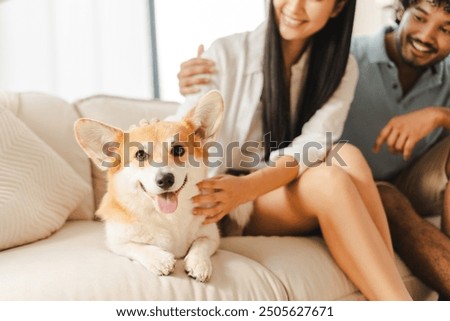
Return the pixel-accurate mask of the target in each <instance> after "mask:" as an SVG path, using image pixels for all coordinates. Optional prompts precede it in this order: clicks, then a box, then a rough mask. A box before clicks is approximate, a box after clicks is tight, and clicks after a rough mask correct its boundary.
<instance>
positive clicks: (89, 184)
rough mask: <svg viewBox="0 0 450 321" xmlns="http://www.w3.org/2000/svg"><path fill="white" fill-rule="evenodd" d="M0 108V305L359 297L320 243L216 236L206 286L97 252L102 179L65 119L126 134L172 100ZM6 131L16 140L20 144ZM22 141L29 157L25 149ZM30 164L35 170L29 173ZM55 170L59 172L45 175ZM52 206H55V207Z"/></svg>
mask: <svg viewBox="0 0 450 321" xmlns="http://www.w3.org/2000/svg"><path fill="white" fill-rule="evenodd" d="M0 108H1V109H0V118H1V117H2V116H5V115H6V116H7V117H6V118H5V120H4V121H5V122H4V125H3V132H1V130H0V144H3V145H5V144H6V145H7V144H8V139H9V142H10V143H11V142H13V144H10V145H8V146H6V147H7V148H6V147H5V146H3V147H4V148H3V152H2V153H3V155H2V158H3V157H4V156H5V155H10V154H11V155H12V154H14V153H16V154H17V155H16V156H17V157H16V158H14V159H13V160H11V159H9V160H8V157H7V158H6V161H4V163H5V162H6V163H5V164H6V165H5V164H3V163H2V162H1V161H0V166H3V167H5V168H7V169H8V168H9V169H8V170H7V171H6V172H8V171H9V174H8V175H9V176H5V175H6V174H0V178H2V177H3V178H2V179H4V181H0V246H1V247H0V248H1V249H2V250H0V300H363V299H364V298H363V296H362V295H361V293H360V292H359V291H358V290H357V289H356V288H355V287H354V285H353V284H352V283H351V282H350V281H349V280H348V278H347V277H346V276H345V275H344V274H343V272H342V271H341V270H340V269H339V268H338V266H337V265H336V263H335V262H334V261H333V259H332V258H331V256H330V254H329V252H328V250H327V247H326V246H325V244H324V242H323V240H322V239H321V238H320V237H229V238H223V239H222V242H221V245H220V249H219V250H218V252H217V253H216V254H215V255H214V256H213V269H214V270H213V275H212V278H211V280H210V281H209V282H208V283H199V282H197V281H195V280H193V279H191V278H189V277H188V276H187V275H186V274H185V272H184V271H183V265H182V262H178V263H177V265H176V269H175V272H174V273H173V274H171V275H170V276H163V277H161V276H155V275H153V274H152V273H150V272H148V271H147V270H146V269H145V268H143V267H142V266H141V265H140V264H138V263H136V262H132V261H130V260H129V259H127V258H124V257H120V256H117V255H115V254H113V253H111V252H110V251H108V250H107V248H106V247H105V242H104V231H103V224H102V223H101V222H98V221H96V220H94V212H95V207H96V204H98V201H99V199H100V198H101V195H102V193H103V191H104V183H105V178H104V175H103V174H102V173H101V172H99V171H97V170H94V169H93V167H92V166H91V163H90V161H89V160H88V158H87V157H86V156H85V155H84V153H83V152H82V150H81V149H80V148H79V147H78V145H77V144H76V142H75V139H74V135H73V123H74V121H75V120H76V119H77V118H79V117H81V116H83V117H90V118H94V119H97V120H101V121H104V122H107V123H110V124H112V125H115V126H118V127H121V128H124V129H127V128H128V127H129V125H130V124H133V123H137V122H138V121H139V120H140V119H142V118H153V117H159V118H163V117H164V116H166V115H168V114H170V113H173V112H174V111H175V110H176V108H177V105H176V104H174V103H169V102H162V101H157V100H152V101H142V100H133V99H126V98H119V97H109V96H96V97H90V98H87V99H83V100H80V101H77V102H75V103H72V104H70V103H67V102H65V101H63V100H61V99H59V98H57V97H53V96H50V95H46V94H41V93H5V92H3V93H0ZM14 118H16V119H15V120H14ZM16 121H17V122H20V123H17V124H16ZM13 124H15V126H16V125H17V126H16V127H14V126H13ZM5 126H11V128H6V127H5ZM18 128H19V129H20V130H19V129H18ZM16 131H17V132H20V131H24V132H26V135H25V134H24V136H23V137H24V138H20V137H22V136H21V135H19V134H17V133H16ZM27 135H28V136H27ZM30 135H34V136H36V137H35V138H36V139H38V140H36V141H35V140H34V139H35V138H32V139H31V138H29V137H31V136H30ZM8 136H9V138H8ZM34 136H33V137H34ZM5 137H6V138H5ZM5 141H6V142H5ZM30 141H33V145H32V146H38V148H36V152H34V151H33V150H34V149H33V148H30V147H27V146H25V145H26V144H27V142H30ZM18 142H20V144H19V143H18ZM16 145H18V147H17V150H16V149H14V148H13V147H14V146H16ZM11 146H13V147H11ZM21 148H22V149H21ZM23 148H24V149H23ZM10 150H13V151H12V152H10ZM39 152H42V153H43V154H44V155H43V156H42V157H41V158H36V159H34V158H33V155H32V153H39ZM49 155H50V156H49ZM45 157H49V158H45ZM52 160H58V161H57V162H56V163H54V164H53V163H52ZM8 162H9V165H8ZM39 162H41V163H42V164H43V165H42V166H44V169H42V170H40V169H39V168H35V167H33V166H36V164H38V163H39ZM17 164H19V165H20V167H18V168H19V170H17V173H16V172H14V171H16V170H14V168H15V167H14V166H16V165H17ZM49 164H50V165H51V166H50V165H49ZM47 165H48V166H47ZM8 166H12V167H8ZM27 166H31V169H29V168H28V167H27ZM45 166H47V167H48V168H47V167H45ZM59 166H60V167H61V168H62V170H61V171H60V172H57V171H56V172H51V173H50V172H49V173H50V174H47V170H48V171H51V170H54V169H56V168H59ZM22 167H23V170H22ZM11 168H12V169H11ZM16 174H17V175H18V176H17V179H14V177H15V175H16ZM66 174H67V175H68V176H67V175H66ZM69 174H70V175H72V176H70V175H69ZM2 175H3V176H2ZM20 175H24V176H23V177H22V178H21V176H20ZM39 175H41V176H39ZM66 176H67V177H66ZM4 177H6V178H4ZM8 177H9V178H8ZM11 177H13V179H11ZM61 177H62V178H61ZM33 180H36V181H37V183H36V182H35V183H33ZM53 180H55V181H57V182H56V183H58V184H59V185H58V188H57V189H56V191H55V190H51V188H52V186H53V185H55V184H56V183H54V182H53ZM16 181H17V182H16ZM33 184H35V185H33ZM11 186H12V187H11ZM33 186H35V187H33ZM27 187H29V188H28V189H27ZM32 187H33V188H32ZM47 189H49V192H46V190H47ZM5 191H6V192H5ZM7 191H10V192H7ZM11 191H12V192H11ZM36 191H40V192H42V193H44V194H43V195H44V196H45V195H50V196H51V197H48V199H46V200H45V202H40V199H42V198H45V197H43V196H41V197H40V198H36V199H34V198H33V197H34V196H33V195H34V192H36ZM27 193H28V194H27ZM30 195H31V196H33V197H31V196H30ZM53 195H57V197H56V196H53ZM59 200H64V201H63V204H59V205H58V206H60V207H56V210H55V209H54V208H53V207H54V204H53V203H54V202H57V201H59ZM41 203H43V204H41ZM5 204H6V205H5ZM8 204H9V205H8ZM11 204H13V205H14V206H15V207H14V206H13V205H11ZM48 208H50V210H49V209H48ZM397 265H398V268H399V270H400V272H401V275H402V277H403V280H404V282H405V284H406V286H407V288H408V290H409V291H410V292H411V294H412V296H413V297H414V299H415V300H434V299H436V298H437V295H436V293H435V292H433V291H431V290H430V289H429V288H427V287H426V286H425V285H424V284H423V283H422V282H420V281H419V280H418V279H417V278H416V277H415V276H414V275H412V274H411V273H410V271H409V270H408V269H407V268H406V267H405V265H404V264H403V263H402V262H401V260H399V259H398V258H397Z"/></svg>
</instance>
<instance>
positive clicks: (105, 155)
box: [74, 118, 123, 170]
mask: <svg viewBox="0 0 450 321" xmlns="http://www.w3.org/2000/svg"><path fill="white" fill-rule="evenodd" d="M74 130H75V137H76V139H77V142H78V144H79V145H80V146H81V148H82V149H83V150H84V152H85V153H86V154H87V155H88V156H89V158H91V159H92V161H93V162H94V163H95V165H97V166H98V167H99V168H100V169H102V170H106V169H108V168H111V167H115V166H117V165H118V164H119V163H120V154H119V153H118V151H119V146H120V142H121V141H122V138H123V131H122V130H120V129H118V128H115V127H112V126H109V125H107V124H104V123H102V122H99V121H96V120H92V119H88V118H81V119H78V120H77V121H76V122H75V124H74Z"/></svg>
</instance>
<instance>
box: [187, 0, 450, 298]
mask: <svg viewBox="0 0 450 321" xmlns="http://www.w3.org/2000/svg"><path fill="white" fill-rule="evenodd" d="M355 3H356V1H354V0H327V1H317V2H315V1H314V2H313V1H297V0H273V1H271V3H270V10H269V18H268V20H267V21H266V22H265V23H264V24H263V25H262V26H260V27H259V28H257V29H256V30H255V31H252V32H247V33H243V34H237V35H233V36H229V37H225V38H223V39H219V40H217V41H216V42H214V44H213V45H212V46H211V48H210V49H209V50H208V51H207V52H205V54H204V57H200V54H201V51H202V50H199V51H200V52H199V57H197V58H193V59H191V60H189V61H187V62H185V63H184V64H182V66H181V71H180V73H179V79H180V91H181V93H182V94H184V95H186V97H187V100H186V102H185V103H184V105H183V106H182V108H181V109H180V112H179V113H178V115H181V114H183V113H185V112H186V110H187V109H188V108H190V107H192V106H193V105H194V104H195V102H196V101H197V100H198V98H199V97H200V96H201V95H202V94H203V93H204V92H206V91H208V90H210V89H219V90H220V91H221V92H222V94H223V95H224V101H225V106H226V114H225V116H224V126H223V128H222V129H221V134H220V137H219V141H220V142H221V143H222V144H225V145H226V144H229V143H230V142H235V141H238V142H239V144H240V145H239V146H243V145H242V144H244V143H245V142H246V141H257V142H262V143H261V144H259V145H258V146H259V148H257V149H256V150H257V152H258V153H259V155H260V159H261V160H264V161H262V162H261V163H265V161H266V162H267V161H269V160H270V161H273V163H274V164H275V166H268V167H263V166H262V168H260V169H258V170H254V171H252V170H251V171H250V174H249V175H247V176H245V177H235V176H230V175H220V176H216V177H213V178H212V179H208V180H206V181H204V182H203V183H202V184H201V185H200V188H201V189H205V191H213V192H208V193H205V194H204V195H202V196H197V197H196V198H194V202H195V203H196V204H197V206H198V207H197V209H196V210H197V213H198V214H199V215H205V216H206V217H207V222H217V221H219V220H220V219H221V218H222V217H223V216H224V215H225V213H228V212H229V211H230V210H231V209H233V208H234V207H236V206H237V205H239V204H242V203H245V202H247V201H254V205H255V206H254V208H255V212H254V214H253V216H252V219H251V221H250V223H249V225H248V226H247V227H246V230H245V231H244V232H245V234H249V235H252V234H253V235H254V234H264V235H304V234H308V233H311V232H315V231H316V230H317V229H318V228H320V230H321V232H322V234H323V237H324V239H325V241H326V243H327V245H328V247H329V249H330V252H331V254H332V255H333V257H334V259H335V260H336V262H337V264H338V265H339V266H340V267H341V269H342V270H343V271H344V272H345V273H346V274H347V276H348V277H349V278H350V279H351V280H352V281H353V282H354V284H355V285H356V286H357V287H358V288H359V289H360V290H361V292H362V293H363V294H364V295H365V296H366V297H367V298H368V299H381V300H384V299H395V300H400V299H402V300H408V299H410V296H409V294H408V292H407V291H406V289H405V287H404V285H403V284H402V280H401V278H400V277H399V275H398V272H397V270H396V267H395V265H394V260H393V249H392V245H391V234H390V233H392V240H393V244H394V247H395V250H396V251H397V252H398V253H399V255H400V256H401V257H402V258H403V259H404V260H405V262H406V263H407V265H408V266H409V268H410V269H411V270H412V271H413V273H415V274H416V275H417V276H419V277H420V278H421V279H422V280H423V281H425V282H426V283H427V284H428V285H429V286H431V287H432V288H434V289H435V290H437V291H438V292H439V294H440V296H441V298H442V299H450V239H449V237H450V213H449V212H450V206H449V204H450V191H449V190H447V183H448V174H449V170H450V166H449V164H448V163H449V162H448V154H449V147H450V140H449V139H442V137H443V136H444V129H448V128H450V113H449V110H448V109H447V108H448V107H449V106H450V79H449V78H450V59H449V57H448V56H449V54H450V1H448V0H441V1H439V0H434V1H429V0H416V1H414V0H411V1H408V0H404V1H402V5H403V6H402V8H401V10H399V12H398V14H399V15H398V19H399V25H398V26H396V27H390V28H385V29H383V30H382V31H381V32H380V33H378V34H377V35H374V36H373V37H361V38H354V39H353V41H352V44H351V55H350V56H349V50H350V41H351V30H352V25H353V15H354V10H355ZM355 58H356V61H355ZM358 68H359V79H358ZM202 74H203V76H202ZM204 74H209V75H208V76H205V75H204ZM329 132H331V133H332V134H333V139H334V141H336V139H338V138H339V137H341V139H343V140H348V141H349V142H350V143H351V144H352V145H355V146H356V147H358V149H356V148H355V147H353V146H352V145H349V144H343V145H342V144H339V145H335V146H333V147H332V146H331V144H327V139H326V137H327V133H329ZM264 133H270V135H264ZM285 142H290V143H288V144H286V143H285ZM311 142H315V143H318V144H316V145H317V146H320V147H319V148H308V149H306V148H305V146H307V144H308V143H311ZM274 144H275V146H277V148H275V149H272V146H274ZM331 148H332V150H331V151H330V149H331ZM359 150H360V151H361V152H362V153H360V152H359ZM303 151H306V153H304V152H303ZM327 153H328V154H327ZM242 154H244V153H242ZM331 155H333V156H334V159H332V158H333V157H331V158H330V156H331ZM244 157H245V156H244V155H233V160H232V164H233V165H234V166H233V167H236V169H241V168H239V162H240V161H242V159H243V158H244ZM294 160H295V161H294ZM366 160H367V162H368V164H367V163H366ZM288 163H289V164H292V163H294V164H295V166H286V164H288ZM368 165H369V166H368ZM372 173H373V176H372ZM373 177H374V178H375V180H383V181H389V182H390V183H380V184H378V190H377V187H376V185H375V183H374V180H373ZM380 194H381V198H380ZM211 202H213V203H215V206H214V207H212V208H211V207H208V208H203V207H202V206H201V205H202V203H211ZM383 205H384V208H383ZM386 214H387V219H386ZM436 214H440V215H441V217H442V223H441V225H442V227H441V230H442V231H440V230H439V229H437V228H435V227H434V226H431V225H430V224H428V223H427V222H425V221H424V220H423V219H422V218H421V217H420V216H426V215H436ZM419 215H420V216H419ZM388 221H389V226H388Z"/></svg>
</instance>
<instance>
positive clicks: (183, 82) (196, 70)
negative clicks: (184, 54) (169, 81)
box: [177, 45, 216, 96]
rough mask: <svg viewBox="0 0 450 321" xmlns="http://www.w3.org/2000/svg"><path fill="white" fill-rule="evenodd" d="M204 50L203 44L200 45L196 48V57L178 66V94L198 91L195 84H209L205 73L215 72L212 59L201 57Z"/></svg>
mask: <svg viewBox="0 0 450 321" xmlns="http://www.w3.org/2000/svg"><path fill="white" fill-rule="evenodd" d="M204 50H205V49H204V47H203V45H200V46H199V47H198V50H197V57H196V58H192V59H189V60H188V61H185V62H183V63H182V64H181V66H180V72H179V73H178V75H177V77H178V86H179V87H180V94H182V95H183V96H184V95H188V94H193V93H196V92H199V91H200V89H199V88H198V87H197V85H200V86H201V85H205V84H209V82H210V79H209V77H208V76H207V75H209V74H213V73H215V72H216V69H215V67H214V66H215V64H214V62H213V61H212V60H209V59H205V58H201V55H202V54H203V52H204Z"/></svg>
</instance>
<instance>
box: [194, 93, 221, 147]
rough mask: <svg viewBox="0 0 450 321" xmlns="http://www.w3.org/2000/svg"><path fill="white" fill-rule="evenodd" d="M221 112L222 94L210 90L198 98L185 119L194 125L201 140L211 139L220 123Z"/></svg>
mask: <svg viewBox="0 0 450 321" xmlns="http://www.w3.org/2000/svg"><path fill="white" fill-rule="evenodd" d="M223 113H224V103H223V98H222V95H221V93H220V92H219V91H218V90H212V91H209V92H208V93H206V94H205V95H204V96H203V97H202V98H200V101H199V102H198V104H197V106H195V107H194V108H192V109H191V110H190V111H189V113H188V114H187V116H186V117H185V120H187V121H190V122H191V123H192V124H193V125H194V127H195V132H196V134H198V135H199V136H200V137H201V138H202V139H203V140H212V139H214V137H215V135H216V134H217V132H218V131H219V129H220V126H221V125H222V120H223Z"/></svg>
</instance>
